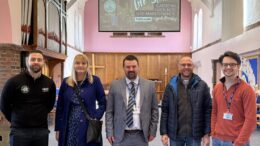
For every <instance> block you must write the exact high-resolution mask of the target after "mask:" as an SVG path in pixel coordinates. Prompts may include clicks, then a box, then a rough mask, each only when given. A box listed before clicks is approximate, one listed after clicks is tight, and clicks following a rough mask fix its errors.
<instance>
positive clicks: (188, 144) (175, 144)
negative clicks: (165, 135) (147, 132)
mask: <svg viewBox="0 0 260 146" xmlns="http://www.w3.org/2000/svg"><path fill="white" fill-rule="evenodd" d="M200 145H201V139H200V138H194V137H191V136H187V137H177V139H176V140H170V146H200Z"/></svg>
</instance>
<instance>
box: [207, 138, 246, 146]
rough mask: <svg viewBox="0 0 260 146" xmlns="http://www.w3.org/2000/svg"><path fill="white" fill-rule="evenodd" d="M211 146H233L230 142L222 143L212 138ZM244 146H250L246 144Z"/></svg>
mask: <svg viewBox="0 0 260 146" xmlns="http://www.w3.org/2000/svg"><path fill="white" fill-rule="evenodd" d="M212 146H233V143H232V141H222V140H220V139H216V138H212ZM244 146H250V144H249V142H247V143H246V144H245V145H244Z"/></svg>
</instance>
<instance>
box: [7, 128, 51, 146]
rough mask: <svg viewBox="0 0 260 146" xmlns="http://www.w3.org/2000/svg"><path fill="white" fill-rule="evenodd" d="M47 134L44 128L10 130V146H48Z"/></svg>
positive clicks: (47, 131)
mask: <svg viewBox="0 0 260 146" xmlns="http://www.w3.org/2000/svg"><path fill="white" fill-rule="evenodd" d="M49 133H50V131H49V130H48V129H45V128H30V129H25V128H12V129H11V132H10V146H48V142H49Z"/></svg>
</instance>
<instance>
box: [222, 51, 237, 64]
mask: <svg viewBox="0 0 260 146" xmlns="http://www.w3.org/2000/svg"><path fill="white" fill-rule="evenodd" d="M224 57H230V58H232V59H234V60H236V62H237V63H238V64H239V65H240V64H241V59H240V57H239V55H238V54H237V53H235V52H232V51H226V52H225V53H224V54H223V55H221V56H220V57H219V58H218V61H219V63H221V64H222V63H223V59H224Z"/></svg>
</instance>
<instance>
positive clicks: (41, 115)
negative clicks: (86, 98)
mask: <svg viewBox="0 0 260 146" xmlns="http://www.w3.org/2000/svg"><path fill="white" fill-rule="evenodd" d="M55 97H56V86H55V84H54V82H53V81H52V80H51V79H49V78H48V77H46V76H45V75H41V76H40V77H39V78H37V79H33V78H32V76H31V75H30V74H29V73H28V72H22V73H20V74H18V75H16V76H14V77H12V78H10V79H9V80H8V81H7V82H6V84H5V86H4V88H3V91H2V95H1V111H2V112H3V114H4V115H5V117H6V118H7V120H8V121H10V122H11V127H13V128H47V127H48V124H47V116H48V113H49V112H50V111H51V109H52V108H53V105H54V102H55Z"/></svg>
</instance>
